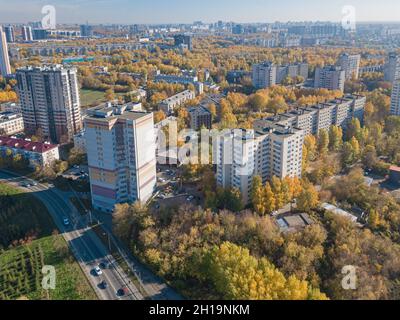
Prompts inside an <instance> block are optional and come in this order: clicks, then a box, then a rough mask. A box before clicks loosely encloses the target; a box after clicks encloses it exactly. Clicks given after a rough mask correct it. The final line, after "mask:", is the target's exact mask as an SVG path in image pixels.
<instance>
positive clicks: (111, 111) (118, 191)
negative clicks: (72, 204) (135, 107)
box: [84, 103, 156, 212]
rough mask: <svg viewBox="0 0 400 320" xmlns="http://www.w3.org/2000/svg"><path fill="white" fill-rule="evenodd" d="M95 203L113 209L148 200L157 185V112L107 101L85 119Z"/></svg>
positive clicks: (103, 209) (106, 208)
mask: <svg viewBox="0 0 400 320" xmlns="http://www.w3.org/2000/svg"><path fill="white" fill-rule="evenodd" d="M84 124H85V138H86V149H87V155H88V162H89V175H90V185H91V193H92V203H93V207H94V208H96V209H98V210H102V211H105V212H112V211H113V209H114V207H115V205H116V204H118V203H124V202H136V201H139V202H142V203H145V202H146V201H147V200H149V198H150V197H151V196H152V194H153V192H154V189H155V186H156V143H155V139H156V136H155V132H154V119H153V113H145V112H137V111H132V110H131V109H130V108H129V105H117V104H112V103H106V104H103V105H100V106H98V107H96V108H93V109H89V110H88V116H87V117H86V118H85V120H84Z"/></svg>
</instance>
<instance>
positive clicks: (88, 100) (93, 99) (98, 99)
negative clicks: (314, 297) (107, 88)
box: [80, 89, 124, 108]
mask: <svg viewBox="0 0 400 320" xmlns="http://www.w3.org/2000/svg"><path fill="white" fill-rule="evenodd" d="M104 95H105V93H104V92H103V91H97V90H88V89H81V92H80V97H81V106H82V107H84V108H85V107H94V106H96V105H98V104H100V103H102V102H104V101H105V98H104ZM119 96H124V93H116V94H115V97H116V98H118V97H119Z"/></svg>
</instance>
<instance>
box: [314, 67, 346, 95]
mask: <svg viewBox="0 0 400 320" xmlns="http://www.w3.org/2000/svg"><path fill="white" fill-rule="evenodd" d="M345 81H346V71H344V70H343V69H342V68H341V67H336V66H326V67H324V68H317V69H316V70H315V81H314V87H315V88H325V89H329V90H340V91H344V83H345Z"/></svg>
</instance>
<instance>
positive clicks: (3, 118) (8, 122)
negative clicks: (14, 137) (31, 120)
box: [0, 112, 24, 135]
mask: <svg viewBox="0 0 400 320" xmlns="http://www.w3.org/2000/svg"><path fill="white" fill-rule="evenodd" d="M23 131H24V120H23V118H22V114H20V113H12V112H0V134H4V135H11V134H16V133H19V132H23Z"/></svg>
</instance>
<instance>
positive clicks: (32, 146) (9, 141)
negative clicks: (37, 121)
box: [0, 136, 58, 153]
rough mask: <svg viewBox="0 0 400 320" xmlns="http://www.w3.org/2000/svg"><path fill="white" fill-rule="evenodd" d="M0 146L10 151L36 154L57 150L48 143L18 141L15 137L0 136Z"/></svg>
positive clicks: (55, 146)
mask: <svg viewBox="0 0 400 320" xmlns="http://www.w3.org/2000/svg"><path fill="white" fill-rule="evenodd" d="M0 146H6V147H9V148H12V149H20V150H25V151H30V152H36V153H44V152H47V151H49V150H52V149H55V148H58V145H56V144H51V143H48V142H44V143H43V142H33V141H30V140H28V139H18V138H15V137H7V136H0Z"/></svg>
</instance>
